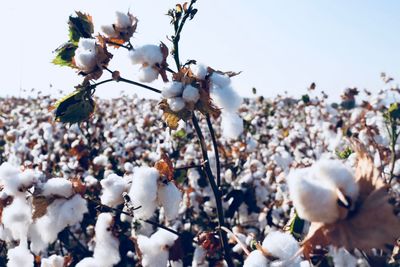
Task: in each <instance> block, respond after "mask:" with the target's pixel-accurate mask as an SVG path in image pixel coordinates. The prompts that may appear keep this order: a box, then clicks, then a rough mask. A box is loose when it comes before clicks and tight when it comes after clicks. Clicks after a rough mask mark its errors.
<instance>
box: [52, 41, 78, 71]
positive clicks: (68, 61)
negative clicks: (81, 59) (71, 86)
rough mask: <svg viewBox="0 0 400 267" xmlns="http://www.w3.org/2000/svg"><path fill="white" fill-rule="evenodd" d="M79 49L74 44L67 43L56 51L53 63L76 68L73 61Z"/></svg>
mask: <svg viewBox="0 0 400 267" xmlns="http://www.w3.org/2000/svg"><path fill="white" fill-rule="evenodd" d="M77 48H78V46H76V45H75V44H73V43H70V42H68V43H65V44H63V45H62V46H60V47H59V48H57V49H56V51H55V52H56V53H57V54H56V57H55V58H54V59H53V61H52V63H53V64H56V65H60V66H67V67H71V68H74V67H75V65H74V63H73V59H74V56H75V50H76V49H77Z"/></svg>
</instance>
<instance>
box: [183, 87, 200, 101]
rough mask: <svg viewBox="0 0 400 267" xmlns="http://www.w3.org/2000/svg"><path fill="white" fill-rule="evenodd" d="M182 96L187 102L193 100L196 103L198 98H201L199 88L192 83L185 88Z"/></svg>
mask: <svg viewBox="0 0 400 267" xmlns="http://www.w3.org/2000/svg"><path fill="white" fill-rule="evenodd" d="M182 98H183V100H185V101H186V102H193V103H196V102H197V100H199V98H200V94H199V89H197V88H196V87H193V86H191V85H186V87H185V89H184V90H183V93H182Z"/></svg>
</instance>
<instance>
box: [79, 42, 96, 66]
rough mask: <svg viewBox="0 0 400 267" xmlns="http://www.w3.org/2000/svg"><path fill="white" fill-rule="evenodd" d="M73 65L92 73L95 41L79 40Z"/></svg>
mask: <svg viewBox="0 0 400 267" xmlns="http://www.w3.org/2000/svg"><path fill="white" fill-rule="evenodd" d="M74 59H75V65H76V66H77V67H78V68H79V69H81V70H83V71H85V72H90V71H92V70H93V69H94V68H95V67H96V65H97V61H96V40H95V39H91V38H80V39H79V43H78V48H77V49H76V50H75V56H74Z"/></svg>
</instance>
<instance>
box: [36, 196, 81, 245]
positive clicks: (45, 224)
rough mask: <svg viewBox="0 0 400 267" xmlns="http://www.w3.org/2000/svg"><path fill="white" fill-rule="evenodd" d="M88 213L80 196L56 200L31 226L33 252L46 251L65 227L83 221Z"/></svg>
mask: <svg viewBox="0 0 400 267" xmlns="http://www.w3.org/2000/svg"><path fill="white" fill-rule="evenodd" d="M86 212H87V203H86V200H85V199H83V198H82V197H81V196H80V195H75V196H73V197H72V198H71V199H68V200H67V199H56V200H54V201H53V202H52V203H51V204H50V205H49V206H48V207H47V212H46V214H45V215H44V216H42V217H40V218H38V219H37V220H36V222H35V223H34V224H33V225H32V226H31V229H30V236H33V237H34V239H33V240H31V241H32V244H31V247H32V250H33V251H34V252H35V253H38V252H39V251H41V250H43V249H45V248H46V247H47V245H46V244H50V243H52V242H54V241H55V240H56V239H57V235H58V233H59V232H61V231H62V230H63V229H64V228H65V227H67V226H71V225H75V224H77V223H79V222H81V221H82V219H83V215H84V214H85V213H86Z"/></svg>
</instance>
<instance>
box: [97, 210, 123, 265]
mask: <svg viewBox="0 0 400 267" xmlns="http://www.w3.org/2000/svg"><path fill="white" fill-rule="evenodd" d="M112 222H113V218H112V215H111V213H101V214H100V215H99V216H98V217H97V222H96V226H95V233H96V246H95V248H94V253H93V258H94V259H96V261H97V262H99V263H101V266H103V267H112V266H114V265H116V264H117V263H118V262H119V261H120V260H121V258H120V256H119V241H118V239H117V238H116V237H115V236H114V235H113V233H112V231H111V229H112V228H111V224H112Z"/></svg>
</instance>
